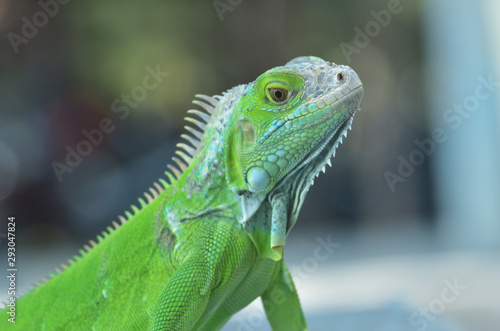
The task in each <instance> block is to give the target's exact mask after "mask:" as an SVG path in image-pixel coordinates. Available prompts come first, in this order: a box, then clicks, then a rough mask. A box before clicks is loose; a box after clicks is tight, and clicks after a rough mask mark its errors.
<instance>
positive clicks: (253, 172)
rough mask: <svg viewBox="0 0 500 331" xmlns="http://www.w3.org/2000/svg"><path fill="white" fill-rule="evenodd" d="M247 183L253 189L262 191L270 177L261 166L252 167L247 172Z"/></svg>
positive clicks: (267, 184) (269, 181)
mask: <svg viewBox="0 0 500 331" xmlns="http://www.w3.org/2000/svg"><path fill="white" fill-rule="evenodd" d="M247 183H248V185H249V186H250V187H251V188H252V189H254V190H255V191H262V190H264V189H266V188H267V187H268V186H269V184H270V183H271V177H270V176H269V174H268V173H267V171H266V170H264V169H263V168H261V167H252V168H250V170H248V172H247Z"/></svg>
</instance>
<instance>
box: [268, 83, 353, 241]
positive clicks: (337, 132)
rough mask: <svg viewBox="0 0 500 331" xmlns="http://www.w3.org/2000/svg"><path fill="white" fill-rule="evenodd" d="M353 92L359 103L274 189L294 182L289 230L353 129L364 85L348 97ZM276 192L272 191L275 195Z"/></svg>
mask: <svg viewBox="0 0 500 331" xmlns="http://www.w3.org/2000/svg"><path fill="white" fill-rule="evenodd" d="M352 94H356V95H357V97H358V98H357V105H356V107H355V108H353V109H350V111H349V113H348V115H347V116H346V117H345V119H344V120H343V121H342V122H340V123H339V124H337V125H336V126H335V127H334V128H333V130H332V132H331V134H330V135H328V137H327V138H326V139H324V140H322V141H321V142H320V143H318V144H317V146H316V147H314V148H313V149H312V150H311V151H310V152H309V153H308V154H307V155H306V156H305V157H304V159H303V160H302V161H301V162H300V163H299V165H298V166H297V167H296V168H295V170H294V171H293V172H291V173H290V174H288V175H287V176H285V177H284V178H283V179H282V180H281V181H280V183H278V185H276V187H275V188H274V190H273V191H277V190H279V189H280V188H279V187H280V186H281V185H282V184H283V183H285V182H286V181H291V183H292V190H293V192H292V194H291V196H292V197H293V201H292V203H293V207H292V212H291V215H290V217H289V221H288V225H287V232H288V231H290V229H291V228H292V227H293V226H294V225H295V222H296V221H297V217H298V213H299V211H300V209H301V207H302V203H303V202H304V200H305V197H306V195H307V192H308V191H309V188H310V187H311V186H312V185H313V184H314V179H315V178H316V177H318V176H319V173H320V171H323V172H325V170H326V165H327V164H328V165H329V166H332V163H331V159H333V158H334V157H335V153H336V150H337V148H338V146H339V145H340V144H341V143H342V142H343V138H344V137H346V136H347V132H348V131H349V130H351V126H352V122H353V119H354V115H355V113H356V112H357V111H359V110H360V103H361V99H362V96H363V87H362V85H360V86H359V87H357V88H356V89H354V90H352V91H351V93H350V94H349V95H348V96H346V98H348V97H349V96H351V95H352ZM273 193H274V192H272V193H271V195H273Z"/></svg>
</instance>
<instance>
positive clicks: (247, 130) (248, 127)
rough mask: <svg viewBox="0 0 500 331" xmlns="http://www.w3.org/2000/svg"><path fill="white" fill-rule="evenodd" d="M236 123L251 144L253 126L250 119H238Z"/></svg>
mask: <svg viewBox="0 0 500 331" xmlns="http://www.w3.org/2000/svg"><path fill="white" fill-rule="evenodd" d="M238 125H239V126H240V128H241V130H242V132H243V136H244V137H245V140H246V141H247V142H249V143H252V144H253V143H254V142H255V129H254V128H253V125H252V123H251V122H250V121H247V120H243V121H239V122H238Z"/></svg>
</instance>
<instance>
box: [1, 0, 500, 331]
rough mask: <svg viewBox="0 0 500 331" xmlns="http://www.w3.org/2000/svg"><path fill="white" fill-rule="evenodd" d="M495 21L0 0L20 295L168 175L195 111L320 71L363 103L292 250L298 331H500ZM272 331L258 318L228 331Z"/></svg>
mask: <svg viewBox="0 0 500 331" xmlns="http://www.w3.org/2000/svg"><path fill="white" fill-rule="evenodd" d="M499 14H500V4H499V3H498V2H497V1H494V0H482V1H472V0H456V1H451V0H436V1H411V0H401V1H398V0H377V1H369V2H368V1H358V0H356V1H354V0H351V1H335V2H334V1H309V2H306V1H284V0H276V1H272V2H271V1H243V0H239V1H237V0H215V1H191V2H177V1H165V0H154V1H153V0H145V1H141V2H139V1H131V0H122V1H97V0H87V1H69V0H42V1H40V2H37V1H14V0H10V1H9V0H3V1H0V32H1V38H0V225H1V227H0V240H1V245H2V251H3V252H7V249H6V246H5V243H6V240H5V239H6V233H7V225H6V223H7V217H8V216H15V217H16V247H17V255H16V257H17V263H18V268H19V272H18V279H17V286H18V288H19V289H20V290H21V291H24V290H26V289H28V288H30V286H31V284H32V283H33V282H36V281H37V280H40V279H42V278H43V277H45V276H47V275H48V274H49V273H50V272H52V271H53V270H54V268H55V267H57V266H59V265H60V263H61V262H63V261H66V260H67V259H68V258H70V257H71V256H73V255H74V254H76V253H77V250H78V249H79V248H80V247H81V246H82V245H83V244H85V243H87V242H88V240H89V239H90V238H95V236H96V234H98V233H100V232H102V231H103V230H104V229H105V228H106V227H107V226H108V225H110V223H111V221H112V220H114V219H116V216H117V215H118V214H123V211H124V210H126V209H129V206H130V205H131V204H137V197H138V196H139V195H142V192H144V191H146V190H147V189H148V188H149V186H150V184H151V183H152V182H153V181H156V180H157V179H158V178H159V177H164V176H163V172H164V171H165V166H166V164H167V163H169V162H170V158H171V157H172V156H173V155H174V151H175V144H176V143H178V142H179V141H180V138H179V136H180V134H181V133H182V132H183V126H184V125H185V122H184V120H183V118H184V116H185V111H186V110H187V109H189V108H192V107H193V105H192V104H191V101H192V99H193V97H194V95H195V94H197V93H202V94H208V95H213V94H220V93H221V92H222V91H225V90H227V89H229V88H231V87H233V86H235V85H237V84H242V83H248V82H251V81H253V80H254V79H255V78H256V77H257V76H258V75H259V74H261V73H262V72H264V71H266V70H267V69H270V68H272V67H274V66H278V65H283V64H285V63H286V62H287V61H289V60H291V59H293V58H295V57H297V56H303V55H315V56H319V57H321V58H323V59H325V60H329V61H333V62H335V63H339V64H347V65H349V66H351V67H352V68H354V69H355V70H356V72H357V73H358V74H359V76H360V77H361V79H362V81H363V83H364V86H365V96H364V99H363V104H362V111H361V112H360V113H358V114H357V116H356V118H355V120H354V124H353V130H352V132H350V133H349V135H348V138H347V139H346V141H345V143H344V144H343V145H342V146H341V147H340V149H339V151H338V152H337V157H336V159H335V160H334V161H335V162H334V164H333V168H332V169H330V171H327V173H326V174H322V175H321V180H317V181H316V184H315V185H314V187H313V188H312V189H311V191H310V192H309V195H308V198H307V199H306V201H305V203H304V206H303V209H302V211H301V215H300V217H299V221H298V222H297V224H296V226H295V229H294V230H293V231H292V232H291V235H290V236H289V239H288V241H287V247H286V261H287V264H288V265H289V267H290V269H291V271H292V274H293V276H294V278H295V282H296V284H297V288H298V291H299V295H300V297H301V300H302V305H303V307H304V310H305V314H306V317H307V319H308V323H309V325H310V329H311V330H384V331H387V330H475V331H478V330H479V331H481V330H494V329H497V328H498V325H500V316H499V314H498V313H499V312H500V300H499V299H498V298H499V297H500V286H499V283H500V256H499V253H500V172H499V169H500V130H499V127H500V112H499V109H500V108H499V101H500V98H499V97H500V91H499V90H500V60H499V59H500V23H499V21H498V15H499ZM147 77H149V78H147ZM151 77H152V79H151ZM145 79H146V80H147V82H149V85H145V83H144V82H145ZM146 87H147V88H146ZM103 121H104V122H103ZM103 127H104V128H105V129H101V128H103ZM95 130H101V131H100V132H101V136H99V134H97V135H93V136H92V134H91V132H96V131H95ZM103 132H104V133H103ZM89 137H93V138H92V139H94V140H92V139H91V138H89ZM92 141H94V144H91V143H89V142H92ZM75 151H80V152H81V154H84V155H80V156H79V157H78V156H75ZM328 241H331V242H333V243H334V247H335V249H332V248H331V247H333V246H329V247H324V246H321V245H322V243H323V244H324V242H328ZM318 245H319V246H320V247H323V249H324V250H325V252H328V254H327V256H328V258H327V259H326V260H322V261H319V260H317V258H315V257H314V251H315V249H316V248H317V247H318ZM2 254H3V253H2ZM3 256H6V254H5V255H3ZM2 259H3V258H2ZM2 265H6V262H5V263H3V262H2ZM1 279H2V282H3V283H0V284H1V285H2V286H1V287H0V288H2V290H1V293H0V300H2V301H3V300H4V299H5V298H7V293H6V292H7V290H6V287H7V286H4V285H7V284H6V280H5V277H2V278H1ZM3 289H5V290H3ZM268 329H269V326H268V324H267V321H266V320H265V317H264V315H263V313H262V307H261V304H260V301H256V302H255V303H254V304H252V305H251V306H250V307H249V308H247V309H245V310H244V311H243V312H241V313H239V314H238V315H237V316H235V317H234V318H233V319H232V320H231V322H230V324H229V325H228V326H226V328H225V329H224V330H268Z"/></svg>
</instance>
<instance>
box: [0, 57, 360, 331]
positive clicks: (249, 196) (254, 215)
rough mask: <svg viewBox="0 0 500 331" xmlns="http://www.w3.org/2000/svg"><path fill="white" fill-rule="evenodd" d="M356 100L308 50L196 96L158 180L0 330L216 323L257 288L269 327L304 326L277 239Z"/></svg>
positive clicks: (340, 73) (356, 92)
mask: <svg viewBox="0 0 500 331" xmlns="http://www.w3.org/2000/svg"><path fill="white" fill-rule="evenodd" d="M362 96H363V87H362V84H361V81H360V80H359V78H358V76H357V75H356V73H355V72H354V71H353V70H352V69H351V68H349V67H347V66H343V65H337V64H334V63H330V62H326V61H323V60H322V59H320V58H317V57H299V58H296V59H294V60H292V61H290V62H288V63H287V64H286V65H285V66H281V67H276V68H273V69H271V70H269V71H267V72H265V73H264V74H262V75H261V76H259V77H258V78H257V80H255V81H254V82H252V83H249V84H247V85H239V86H236V87H234V88H232V89H230V90H229V91H227V92H225V93H223V94H222V96H218V95H216V96H213V97H209V96H206V95H197V97H198V98H199V99H200V100H195V101H193V102H194V103H195V104H197V105H199V106H200V107H201V108H204V109H205V110H206V111H207V113H205V112H201V111H199V110H189V111H188V113H190V114H194V115H196V116H198V117H199V118H200V119H199V120H197V119H194V118H187V120H188V121H189V122H191V123H193V124H194V126H196V127H198V128H199V129H196V128H193V127H186V129H187V131H189V132H190V133H191V134H192V135H186V134H183V135H182V137H183V138H185V139H186V140H187V141H188V142H189V143H190V144H191V145H192V146H189V145H187V144H184V143H180V144H178V147H180V149H181V150H178V151H177V152H176V154H177V155H178V156H179V158H177V157H174V158H173V160H174V161H175V163H176V164H177V165H178V168H179V169H180V170H179V169H178V168H176V167H173V166H171V165H170V166H169V168H170V170H171V173H170V172H166V176H167V177H168V179H169V181H170V183H169V184H167V182H166V181H165V180H163V179H159V183H155V184H154V186H153V188H151V189H150V192H149V193H145V200H144V199H142V198H139V204H140V207H135V206H132V213H130V212H125V217H122V216H120V217H119V219H120V221H121V223H122V224H121V225H118V224H117V223H116V222H113V225H114V228H111V227H108V230H107V231H105V232H104V233H103V235H102V236H98V237H97V238H98V243H95V242H94V241H92V240H91V241H90V246H89V245H86V246H85V247H84V248H85V250H81V252H80V254H81V256H76V257H75V258H74V259H73V260H70V261H69V266H67V265H65V264H63V268H64V269H65V270H64V271H62V272H60V273H57V274H55V275H52V278H51V279H50V280H48V281H46V282H45V283H43V284H41V285H39V286H37V287H36V288H35V289H33V290H32V291H30V292H29V293H27V294H26V295H25V296H23V297H21V298H20V299H18V300H17V302H16V323H15V324H12V323H10V322H8V321H7V319H8V318H9V315H8V314H7V313H8V310H3V311H2V315H1V316H2V318H1V321H0V329H2V330H10V329H13V330H14V329H15V330H65V331H66V330H175V331H181V330H219V329H220V328H221V327H222V326H223V325H224V324H225V323H226V322H227V321H228V320H229V318H230V317H231V315H233V314H234V313H236V312H237V311H239V310H241V309H242V308H244V307H245V306H247V305H248V304H250V303H251V302H252V301H253V300H255V299H256V298H257V297H259V296H260V297H261V299H262V300H263V302H264V309H265V311H266V314H267V318H268V320H269V323H270V324H271V327H272V329H273V330H287V331H290V330H307V326H306V321H305V319H304V315H303V313H302V309H301V307H300V302H299V299H298V296H297V292H296V290H295V287H294V284H293V281H292V277H291V276H290V273H289V271H288V269H287V267H286V265H285V264H284V263H283V246H284V245H285V238H286V236H287V234H288V232H289V231H290V229H291V228H292V227H293V225H294V224H295V222H296V220H297V216H298V213H299V211H300V208H301V206H302V203H303V201H304V198H305V196H306V194H307V191H308V190H309V187H310V186H311V185H312V184H313V180H314V178H315V177H316V176H317V175H318V174H319V172H320V171H321V170H323V171H324V170H325V165H326V164H328V165H331V163H330V158H331V157H332V156H335V150H336V148H337V146H338V145H339V144H340V143H341V142H342V136H345V135H346V132H347V130H348V129H350V128H351V123H352V120H353V116H354V114H355V112H356V111H357V110H359V107H360V102H361V98H362ZM174 176H175V177H174ZM91 246H92V247H91Z"/></svg>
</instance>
